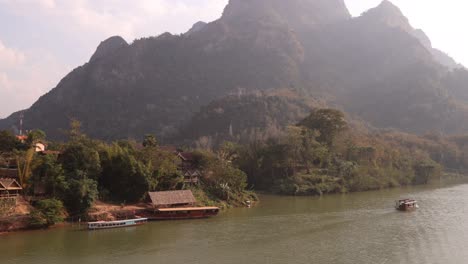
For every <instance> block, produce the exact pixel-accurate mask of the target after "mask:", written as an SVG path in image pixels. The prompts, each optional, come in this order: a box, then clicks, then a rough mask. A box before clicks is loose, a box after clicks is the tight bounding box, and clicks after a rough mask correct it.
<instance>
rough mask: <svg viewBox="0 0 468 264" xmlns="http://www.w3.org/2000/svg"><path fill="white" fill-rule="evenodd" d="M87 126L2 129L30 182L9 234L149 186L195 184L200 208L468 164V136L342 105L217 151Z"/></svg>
mask: <svg viewBox="0 0 468 264" xmlns="http://www.w3.org/2000/svg"><path fill="white" fill-rule="evenodd" d="M80 128H81V124H80V122H78V121H76V120H72V121H71V123H70V130H69V131H67V136H68V141H67V142H53V141H47V140H46V135H45V134H44V132H42V131H40V130H34V131H31V132H29V133H28V135H27V137H22V138H19V137H16V136H15V135H14V134H12V133H10V132H8V131H1V132H0V154H1V155H0V167H1V168H7V169H11V168H16V169H17V170H18V182H19V183H20V184H21V186H22V188H23V191H22V196H21V197H20V198H19V199H18V200H19V202H16V203H15V204H14V205H11V204H1V205H0V232H2V231H14V230H19V229H30V228H47V227H50V226H54V225H57V224H59V223H63V222H64V221H65V220H67V221H77V220H78V219H80V220H81V221H88V220H114V219H119V218H125V217H129V216H131V214H132V212H133V216H134V215H135V211H138V210H142V209H143V208H144V206H145V202H146V201H147V193H148V192H149V191H168V190H182V189H188V190H191V191H192V192H193V194H194V196H195V197H196V199H197V201H198V205H200V206H218V207H221V208H230V207H241V206H246V202H247V201H251V202H253V203H255V201H258V197H257V195H256V193H255V191H259V192H262V193H273V194H282V195H311V196H312V195H325V194H332V193H349V192H361V191H369V190H378V189H385V188H395V187H400V186H408V185H417V184H427V183H428V182H429V181H431V180H437V179H441V178H444V177H453V176H452V175H456V174H457V173H459V175H460V173H461V174H463V172H464V171H466V168H468V159H467V158H466V157H468V153H466V151H467V150H468V148H466V147H465V146H468V136H454V137H444V136H442V135H435V134H428V135H424V136H415V135H410V134H405V133H401V132H397V131H393V130H377V131H373V132H369V131H368V130H366V129H363V128H362V126H360V125H359V123H358V122H355V121H352V120H351V121H349V120H348V118H346V117H345V115H344V114H343V113H342V112H341V111H338V110H335V109H316V110H313V111H312V112H311V113H310V115H309V116H307V117H306V118H305V119H303V120H302V121H301V122H299V123H298V124H296V125H293V126H289V127H287V128H284V130H283V131H281V133H279V134H277V135H276V136H274V137H268V138H261V139H256V140H251V141H250V142H247V143H239V142H233V141H232V140H230V141H229V140H226V141H223V142H220V143H219V144H218V145H217V146H216V147H214V148H211V149H191V148H176V147H168V146H160V144H159V143H158V141H157V139H156V137H155V136H153V135H147V136H145V138H144V140H143V141H142V142H137V141H135V140H120V141H115V142H111V143H109V142H103V141H100V140H96V139H91V138H89V137H87V136H86V135H84V134H83V133H82V132H81V129H80ZM259 133H260V134H264V135H267V134H268V131H259ZM37 143H41V144H43V145H46V146H47V151H45V150H42V151H37V150H36V149H35V148H37ZM187 164H188V165H187ZM187 166H189V167H187ZM187 168H189V169H190V170H192V171H197V172H199V173H200V176H199V178H197V181H192V180H193V179H192V178H190V179H189V180H187V177H186V174H184V169H187ZM445 168H448V169H445ZM23 197H24V198H23ZM19 208H22V209H21V210H19ZM19 218H21V221H20V220H15V219H19Z"/></svg>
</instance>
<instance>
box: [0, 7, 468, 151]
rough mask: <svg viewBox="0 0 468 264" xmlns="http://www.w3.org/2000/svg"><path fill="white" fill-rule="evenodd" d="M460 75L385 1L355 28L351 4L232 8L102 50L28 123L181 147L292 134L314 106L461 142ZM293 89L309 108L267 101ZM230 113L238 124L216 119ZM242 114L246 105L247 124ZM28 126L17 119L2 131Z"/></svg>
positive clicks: (44, 100) (463, 82)
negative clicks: (264, 133)
mask: <svg viewBox="0 0 468 264" xmlns="http://www.w3.org/2000/svg"><path fill="white" fill-rule="evenodd" d="M457 67H461V66H460V65H457V64H456V63H455V62H454V61H453V59H451V58H450V57H448V56H447V55H445V54H444V53H443V52H441V51H438V50H435V49H433V48H432V46H431V42H430V40H429V38H428V37H427V36H426V35H425V34H424V32H423V31H422V30H419V29H414V28H413V27H411V25H410V23H409V21H408V19H407V18H406V17H405V16H404V15H403V14H402V13H401V11H400V10H399V9H398V7H396V6H394V5H393V4H392V3H390V2H389V1H386V0H385V1H383V2H382V4H380V5H379V6H377V7H376V8H374V9H371V10H369V11H367V12H365V13H364V14H362V15H361V16H359V17H355V18H352V17H351V15H350V14H349V12H348V10H347V9H346V6H345V4H344V1H343V0H306V1H300V0H290V1H280V0H268V1H267V0H257V1H251V0H249V1H245V0H231V1H230V2H229V4H228V6H227V7H226V9H225V11H224V13H223V15H222V17H221V18H220V19H218V20H216V21H214V22H211V23H203V22H199V23H196V24H195V25H194V27H193V28H192V29H191V30H190V31H188V32H187V33H186V34H181V35H172V34H170V33H164V34H162V35H160V36H157V37H149V38H143V39H138V40H135V41H133V42H132V43H130V44H129V43H127V42H126V41H125V40H123V39H122V38H120V37H112V38H110V39H108V40H106V41H103V42H102V43H101V44H100V45H99V47H98V48H97V51H96V53H95V54H94V55H93V56H92V57H91V59H90V61H89V62H88V63H86V64H84V65H83V66H81V67H78V68H76V69H75V70H73V71H72V72H71V73H70V74H68V75H67V76H66V77H65V78H63V79H62V80H61V81H60V83H59V84H58V85H57V87H55V88H54V89H52V90H51V91H50V92H49V93H47V94H45V95H44V96H42V97H41V98H40V99H39V100H38V101H37V102H36V103H35V104H34V105H33V106H32V107H31V108H29V109H26V110H24V111H23V114H24V124H25V128H26V129H28V130H30V129H42V130H44V131H46V132H47V134H48V135H49V137H50V138H53V139H63V138H64V137H65V136H64V134H63V131H65V130H66V129H67V126H68V124H69V122H70V120H71V119H77V120H80V121H81V123H82V126H83V129H84V131H85V132H86V133H87V134H89V135H90V136H91V137H95V138H100V139H105V140H114V139H122V138H136V139H141V137H142V135H144V134H148V133H154V134H156V135H157V136H158V137H159V138H160V139H161V140H163V141H165V142H170V143H177V142H180V141H181V140H182V141H184V140H188V139H198V138H200V137H204V136H206V137H209V136H213V135H216V134H226V133H227V134H229V136H231V137H233V138H239V137H244V136H242V135H241V134H243V133H244V134H245V133H247V131H249V130H250V131H253V130H255V129H256V128H259V127H265V126H270V127H271V126H278V127H279V128H280V129H281V130H284V128H285V125H287V124H291V123H292V122H295V121H297V119H298V118H300V117H303V116H304V111H305V110H306V109H307V110H309V109H310V107H311V106H312V105H310V104H307V103H304V102H311V101H313V102H320V105H321V106H325V105H326V106H329V107H333V108H339V109H342V110H344V111H345V112H347V113H349V114H350V115H353V116H356V117H359V118H361V119H362V120H363V121H365V122H368V123H369V124H370V126H374V127H378V128H395V129H398V130H401V131H404V132H411V133H417V134H424V133H426V132H428V131H432V132H441V133H443V134H449V135H454V134H460V133H465V132H468V125H467V124H468V122H467V121H468V107H467V105H468V103H467V102H466V99H467V98H468V96H467V95H466V91H468V89H467V86H468V80H467V79H468V78H466V76H467V75H468V73H467V71H466V70H465V69H464V68H457ZM284 90H286V91H290V92H291V93H294V94H297V95H299V97H301V100H297V99H294V100H291V99H289V98H287V97H285V98H280V97H282V96H283V95H281V94H279V95H278V96H277V97H276V98H273V97H268V98H264V99H259V97H258V96H257V95H258V94H259V93H267V94H271V93H277V92H276V91H284ZM285 94H287V93H285ZM236 96H237V98H238V99H236V100H234V99H233V98H236ZM243 100H244V101H245V102H241V101H243ZM263 100H264V102H262V103H260V101H263ZM275 100H276V101H277V102H276V101H275ZM219 104H224V105H223V107H225V108H226V109H224V108H223V111H228V112H229V111H231V112H233V113H232V115H225V116H226V117H228V116H230V117H232V118H233V119H232V120H228V119H225V118H223V120H217V119H219V117H220V116H217V115H214V114H209V113H208V112H210V111H211V113H212V112H213V111H212V110H213V109H217V108H219V107H217V105H219ZM229 104H233V106H229ZM261 104H265V105H266V106H265V107H263V108H262V107H260V106H259V105H261ZM234 105H236V107H240V106H242V107H243V108H242V110H240V111H238V113H237V115H236V114H235V113H234V112H235V111H236V110H235V109H234ZM305 106H307V107H305ZM270 107H272V108H273V110H272V111H270ZM210 108H212V109H211V110H210ZM249 111H258V112H257V113H254V112H249ZM241 115H242V117H243V118H242V122H241V120H240V118H239V116H241ZM260 116H261V117H260ZM211 118H213V120H210V119H211ZM196 122H200V123H203V124H204V125H198V128H195V127H196V126H197V124H195V123H196ZM18 123H19V113H16V114H13V115H11V116H10V117H9V118H7V119H5V120H0V128H3V129H13V130H15V129H18ZM231 123H232V131H231V128H230V127H231ZM227 124H229V125H227ZM180 135H185V136H187V138H183V137H182V138H181V136H180ZM173 140H176V141H173ZM171 141H172V142H171Z"/></svg>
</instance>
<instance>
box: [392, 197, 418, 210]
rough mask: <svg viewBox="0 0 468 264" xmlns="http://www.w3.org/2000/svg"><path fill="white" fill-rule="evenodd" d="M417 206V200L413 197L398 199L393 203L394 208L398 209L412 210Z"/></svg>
mask: <svg viewBox="0 0 468 264" xmlns="http://www.w3.org/2000/svg"><path fill="white" fill-rule="evenodd" d="M418 208H419V205H418V202H417V201H416V200H413V199H403V200H398V201H396V204H395V209H397V210H398V211H413V210H416V209H418Z"/></svg>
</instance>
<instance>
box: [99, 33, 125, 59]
mask: <svg viewBox="0 0 468 264" xmlns="http://www.w3.org/2000/svg"><path fill="white" fill-rule="evenodd" d="M127 46H128V43H127V42H126V41H125V40H124V39H123V38H122V37H120V36H114V37H110V38H108V39H106V40H104V41H103V42H101V44H99V46H98V48H97V50H96V52H95V53H94V54H93V56H91V59H90V61H95V60H97V59H101V58H104V57H107V56H111V55H112V54H114V53H115V52H117V51H118V50H119V49H121V48H125V47H127Z"/></svg>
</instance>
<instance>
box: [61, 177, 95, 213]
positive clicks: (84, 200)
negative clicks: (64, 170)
mask: <svg viewBox="0 0 468 264" xmlns="http://www.w3.org/2000/svg"><path fill="white" fill-rule="evenodd" d="M76 174H77V175H81V179H69V180H68V181H67V186H66V189H65V190H64V192H63V194H62V197H63V198H62V199H63V201H64V204H65V206H66V207H67V209H68V212H69V214H70V215H72V216H85V215H86V213H87V212H88V210H89V208H91V206H92V205H93V203H94V201H95V200H96V199H97V198H98V185H97V182H96V181H95V180H92V179H89V178H87V177H86V174H85V173H84V172H82V171H78V172H77V173H76Z"/></svg>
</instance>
